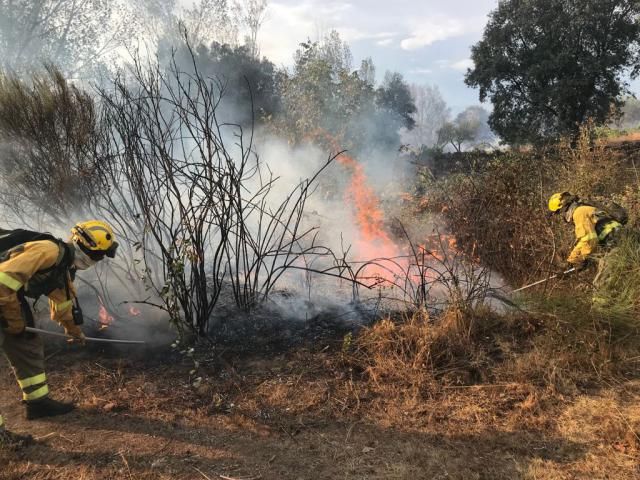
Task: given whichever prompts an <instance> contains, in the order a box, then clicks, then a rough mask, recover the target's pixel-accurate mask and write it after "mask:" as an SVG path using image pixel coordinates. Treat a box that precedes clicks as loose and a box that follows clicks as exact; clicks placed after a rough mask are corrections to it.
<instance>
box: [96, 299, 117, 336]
mask: <svg viewBox="0 0 640 480" xmlns="http://www.w3.org/2000/svg"><path fill="white" fill-rule="evenodd" d="M98 303H100V309H99V311H98V319H99V320H100V330H104V329H105V328H107V327H108V326H109V325H111V324H112V323H113V320H114V318H113V316H112V315H111V314H110V313H109V311H108V310H107V309H106V307H105V306H104V302H103V301H102V297H100V295H98Z"/></svg>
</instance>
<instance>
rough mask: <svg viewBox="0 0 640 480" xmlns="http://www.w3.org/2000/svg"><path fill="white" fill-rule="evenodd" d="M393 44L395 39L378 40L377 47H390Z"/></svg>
mask: <svg viewBox="0 0 640 480" xmlns="http://www.w3.org/2000/svg"><path fill="white" fill-rule="evenodd" d="M392 43H393V38H385V39H384V40H378V41H377V42H376V45H379V46H381V47H388V46H389V45H391V44H392Z"/></svg>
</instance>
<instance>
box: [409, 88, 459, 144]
mask: <svg viewBox="0 0 640 480" xmlns="http://www.w3.org/2000/svg"><path fill="white" fill-rule="evenodd" d="M409 90H410V91H411V97H412V98H413V101H414V103H415V106H416V111H415V112H414V114H413V120H414V122H415V126H414V128H413V129H412V130H404V131H403V132H402V141H403V143H406V144H410V145H413V146H416V147H421V146H426V147H432V146H434V145H435V144H436V143H437V141H438V130H440V129H441V128H442V126H443V125H444V124H445V122H447V120H448V119H449V115H450V111H449V107H447V103H446V102H445V101H444V98H442V95H441V94H440V90H439V89H438V87H437V86H436V85H434V86H431V85H415V84H413V85H410V86H409Z"/></svg>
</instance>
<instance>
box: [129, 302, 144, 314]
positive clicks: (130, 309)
mask: <svg viewBox="0 0 640 480" xmlns="http://www.w3.org/2000/svg"><path fill="white" fill-rule="evenodd" d="M141 313H142V312H141V311H140V310H139V309H137V308H136V307H134V306H133V305H132V306H130V307H129V315H131V316H132V317H137V316H139V315H140V314H141Z"/></svg>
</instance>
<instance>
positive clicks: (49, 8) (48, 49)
mask: <svg viewBox="0 0 640 480" xmlns="http://www.w3.org/2000/svg"><path fill="white" fill-rule="evenodd" d="M140 1H144V0H140ZM125 7H126V5H125V4H124V3H123V2H122V1H121V0H116V1H109V0H84V1H80V0H0V66H1V67H2V68H3V69H4V70H11V71H16V72H19V73H23V72H25V71H27V70H30V69H32V68H33V67H39V66H41V65H42V64H43V63H51V64H55V65H56V66H57V67H58V68H60V69H61V71H62V72H63V73H64V74H65V75H66V76H72V77H75V76H78V75H79V74H80V73H82V74H83V75H87V74H89V75H91V76H92V77H94V76H95V75H96V72H95V70H99V69H100V67H103V66H104V63H102V62H101V61H102V60H104V58H105V57H107V56H109V55H110V54H113V55H115V50H116V48H117V47H119V46H121V45H122V44H123V43H124V42H125V41H126V39H127V38H129V37H130V35H129V32H130V31H131V29H132V28H133V24H134V22H133V20H132V18H131V17H130V16H129V15H119V14H118V12H121V11H122V10H123V9H124V8H125Z"/></svg>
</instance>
